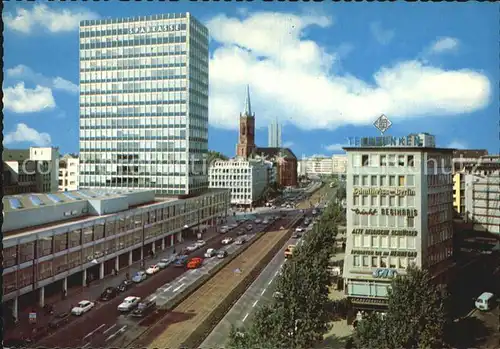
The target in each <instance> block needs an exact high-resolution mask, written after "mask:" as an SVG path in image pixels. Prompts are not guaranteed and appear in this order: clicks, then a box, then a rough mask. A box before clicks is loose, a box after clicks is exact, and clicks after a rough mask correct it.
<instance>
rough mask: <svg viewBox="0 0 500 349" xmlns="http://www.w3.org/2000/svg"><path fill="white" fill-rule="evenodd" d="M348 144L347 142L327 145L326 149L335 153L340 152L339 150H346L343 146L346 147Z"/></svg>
mask: <svg viewBox="0 0 500 349" xmlns="http://www.w3.org/2000/svg"><path fill="white" fill-rule="evenodd" d="M346 146H347V145H346V144H340V143H336V144H330V145H327V146H325V147H324V148H325V150H328V151H331V152H334V153H339V152H345V150H344V149H342V148H343V147H346Z"/></svg>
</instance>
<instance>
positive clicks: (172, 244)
mask: <svg viewBox="0 0 500 349" xmlns="http://www.w3.org/2000/svg"><path fill="white" fill-rule="evenodd" d="M174 235H175V234H172V235H170V246H174V245H175V240H174V239H175V237H174Z"/></svg>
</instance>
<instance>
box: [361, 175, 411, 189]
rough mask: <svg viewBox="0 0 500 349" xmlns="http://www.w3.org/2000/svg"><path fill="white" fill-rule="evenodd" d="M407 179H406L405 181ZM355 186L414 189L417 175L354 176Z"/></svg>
mask: <svg viewBox="0 0 500 349" xmlns="http://www.w3.org/2000/svg"><path fill="white" fill-rule="evenodd" d="M405 178H406V179H405ZM352 183H353V186H360V185H362V186H373V187H404V186H407V187H414V186H415V185H416V183H415V175H353V176H352Z"/></svg>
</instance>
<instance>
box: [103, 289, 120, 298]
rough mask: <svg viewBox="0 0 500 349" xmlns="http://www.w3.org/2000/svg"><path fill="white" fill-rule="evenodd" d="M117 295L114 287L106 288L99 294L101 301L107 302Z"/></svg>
mask: <svg viewBox="0 0 500 349" xmlns="http://www.w3.org/2000/svg"><path fill="white" fill-rule="evenodd" d="M117 295H118V290H117V289H116V288H114V287H107V288H106V289H105V290H104V292H103V293H102V294H101V301H109V300H110V299H113V298H115V297H116V296H117Z"/></svg>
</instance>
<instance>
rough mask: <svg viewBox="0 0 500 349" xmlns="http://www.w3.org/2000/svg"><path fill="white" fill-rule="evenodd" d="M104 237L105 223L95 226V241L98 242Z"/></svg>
mask: <svg viewBox="0 0 500 349" xmlns="http://www.w3.org/2000/svg"><path fill="white" fill-rule="evenodd" d="M103 237H104V223H99V224H96V225H94V241H98V240H100V239H102V238H103Z"/></svg>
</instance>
